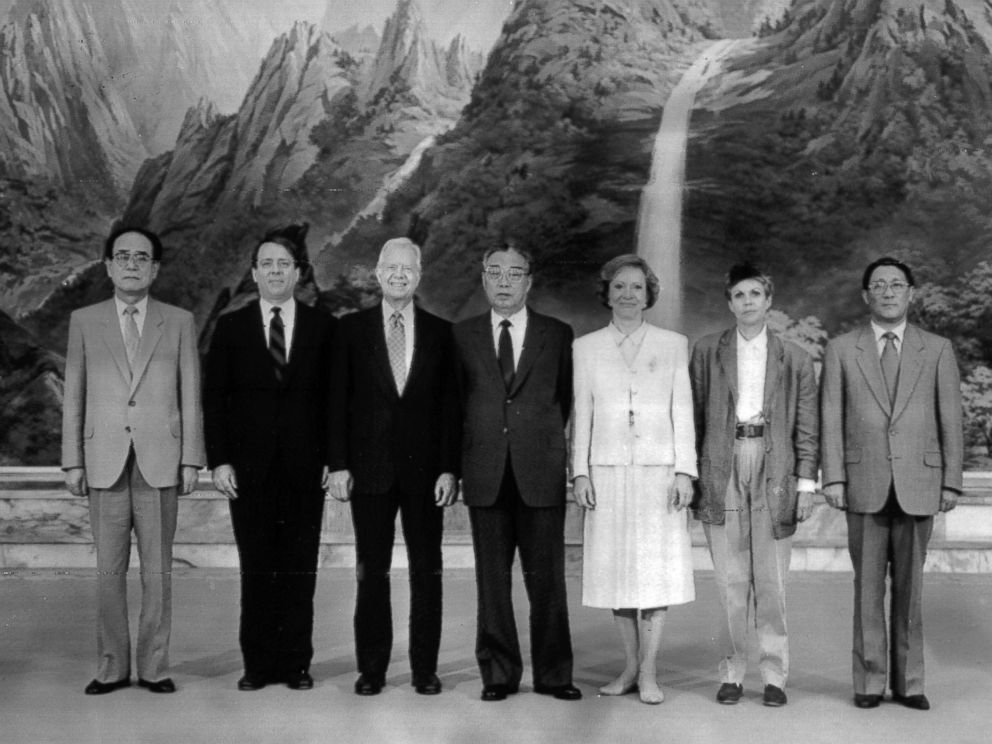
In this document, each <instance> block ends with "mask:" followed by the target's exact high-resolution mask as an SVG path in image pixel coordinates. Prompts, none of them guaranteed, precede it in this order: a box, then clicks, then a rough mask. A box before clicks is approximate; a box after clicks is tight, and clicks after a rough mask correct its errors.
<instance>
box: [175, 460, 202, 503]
mask: <svg viewBox="0 0 992 744" xmlns="http://www.w3.org/2000/svg"><path fill="white" fill-rule="evenodd" d="M199 479H200V469H199V468H194V467H193V466H192V465H183V466H182V468H180V469H179V495H180V496H189V495H190V494H191V493H193V491H195V490H196V482H197V481H198V480H199Z"/></svg>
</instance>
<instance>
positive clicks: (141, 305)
mask: <svg viewBox="0 0 992 744" xmlns="http://www.w3.org/2000/svg"><path fill="white" fill-rule="evenodd" d="M114 304H116V305H117V322H118V323H119V324H120V327H121V338H126V336H125V334H124V323H125V322H126V318H127V316H126V315H124V310H126V309H127V308H128V307H130V305H128V303H126V302H124V300H122V299H121V298H120V297H118V296H117V295H114ZM134 307H136V308H137V309H138V312H136V313H135V314H134V323H135V325H137V326H138V338H141V333H142V331H144V330H145V316H146V315H148V295H145V296H144V297H142V298H141V299H140V300H138V301H137V302H135V303H134Z"/></svg>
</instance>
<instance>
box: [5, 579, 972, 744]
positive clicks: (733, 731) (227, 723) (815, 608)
mask: <svg viewBox="0 0 992 744" xmlns="http://www.w3.org/2000/svg"><path fill="white" fill-rule="evenodd" d="M851 580H852V577H851V575H850V574H845V573H840V574H838V573H797V574H793V577H792V580H791V583H790V588H789V591H790V595H789V607H790V633H791V638H792V676H791V678H790V680H789V686H788V690H787V691H788V694H789V704H788V705H787V706H785V707H784V708H777V709H772V708H766V707H764V706H762V705H761V700H760V692H761V689H760V687H761V685H760V680H759V678H758V675H757V671H756V669H755V670H752V671H751V672H749V674H748V679H747V681H746V684H745V698H744V700H743V701H742V702H741V703H740V704H739V705H736V706H720V705H718V704H717V703H716V702H715V701H714V695H715V693H716V689H717V687H718V684H717V678H716V663H717V659H716V655H715V650H714V644H713V639H712V637H713V629H714V622H715V611H716V595H715V591H714V587H713V581H712V576H711V575H710V574H708V573H704V572H701V573H698V574H697V577H696V589H697V599H696V601H695V602H693V603H691V604H688V605H684V606H680V607H673V608H672V609H671V610H670V611H669V613H668V624H667V627H666V629H665V641H664V644H663V649H662V654H661V669H662V671H661V674H660V678H661V682H662V685H663V688H664V691H665V694H666V700H665V702H664V704H662V705H660V706H647V705H643V704H641V703H639V702H638V701H637V699H636V696H627V697H624V698H602V697H597V696H596V693H595V690H596V688H597V686H599V685H600V684H602V683H604V682H605V681H607V680H609V679H611V678H612V676H614V675H615V674H617V673H618V672H619V670H620V667H621V662H620V656H621V652H620V648H619V644H618V641H617V639H616V638H615V636H614V631H613V628H612V625H611V619H610V614H609V613H608V612H604V611H602V610H591V609H588V608H583V607H581V606H580V605H579V601H578V600H579V586H578V577H577V576H570V578H569V589H570V591H571V608H572V613H571V619H572V629H573V641H574V646H575V657H576V669H575V680H576V683H577V684H578V686H579V687H580V688H581V689H582V691H583V692H584V694H585V698H584V699H583V700H581V701H579V702H560V701H557V700H554V699H550V698H547V697H543V696H539V695H535V694H533V693H531V692H529V689H530V679H529V677H528V676H527V673H525V678H524V687H523V689H522V690H521V694H519V695H516V696H512V697H511V698H510V699H509V700H507V701H505V702H502V703H483V702H481V701H480V700H479V692H480V683H479V677H478V673H477V670H476V666H475V660H474V656H473V644H474V623H475V611H474V604H475V586H474V581H473V578H472V574H471V572H470V571H466V570H463V569H462V570H456V571H450V572H448V573H447V574H446V577H445V592H446V598H445V602H446V604H445V618H446V621H445V632H444V638H443V640H442V650H441V659H440V674H441V678H442V681H443V683H444V692H443V693H442V694H441V695H439V696H437V697H422V696H419V695H416V694H415V693H414V692H413V690H412V688H411V687H410V684H409V682H410V675H409V669H408V668H407V666H406V660H407V656H406V631H405V621H404V620H403V618H404V617H405V614H406V609H407V601H408V596H407V591H406V577H405V574H403V573H402V572H397V574H396V576H395V578H394V589H393V592H394V616H395V617H397V618H400V620H399V622H396V623H395V624H396V647H395V652H394V660H393V665H392V668H391V671H390V675H389V678H388V686H387V688H386V689H385V690H384V691H383V693H382V694H381V695H379V696H377V697H371V698H360V697H357V696H356V695H354V694H353V693H352V691H351V688H352V684H353V682H354V680H355V677H356V675H355V672H354V656H353V650H352V629H351V610H352V603H353V601H354V587H353V575H352V571H351V570H348V569H333V570H328V571H326V572H324V573H322V575H321V577H320V580H319V584H318V596H317V623H316V632H315V645H316V648H317V651H316V657H315V659H314V664H313V667H312V672H313V675H314V677H315V678H316V680H317V684H316V687H315V688H314V689H313V690H310V691H300V692H294V691H290V690H288V689H286V688H285V687H282V686H279V687H268V688H266V689H264V690H260V691H257V692H238V691H237V690H236V689H235V684H236V682H237V679H238V677H239V676H240V674H241V662H240V656H239V653H238V648H237V615H238V612H237V606H238V581H237V575H236V573H234V572H233V571H227V570H195V571H194V570H190V571H184V572H180V573H177V574H176V577H175V582H174V583H175V610H174V631H173V642H172V664H173V677H174V679H175V681H176V683H177V685H178V686H179V690H178V692H177V693H176V694H174V695H153V694H151V693H149V692H147V691H145V690H142V689H139V688H137V687H132V688H129V689H125V690H121V691H118V692H114V693H112V694H110V695H106V696H102V697H90V696H86V695H84V694H83V687H84V686H85V685H86V683H87V682H88V681H89V680H90V679H91V678H92V676H93V669H94V659H93V656H94V653H95V651H94V645H95V643H94V638H93V617H94V611H93V576H92V573H88V572H85V571H74V572H71V573H65V572H61V573H60V572H40V571H24V572H6V573H4V574H3V575H2V576H0V742H3V743H4V744H22V743H23V744H32V743H34V742H72V743H73V744H87V743H89V742H94V743H96V742H100V743H103V742H114V743H116V742H122V743H127V744H131V743H145V742H149V743H158V742H162V743H163V744H164V743H165V742H170V743H180V744H187V743H195V742H208V743H210V744H227V743H228V742H231V743H237V744H252V743H255V742H259V743H266V744H267V743H269V742H273V743H278V744H283V743H286V744H293V743H297V742H299V743H304V742H329V743H332V744H348V743H350V742H356V743H357V742H363V743H364V742H369V743H376V744H378V743H390V744H391V743H392V742H400V743H405V742H411V743H414V742H417V743H419V742H430V743H432V744H437V743H439V742H457V743H459V744H461V743H463V742H464V743H465V744H484V743H486V742H525V743H530V742H535V743H537V742H541V743H542V744H556V743H557V742H561V743H562V744H564V743H566V742H568V743H574V742H659V743H664V742H673V743H678V744H684V743H685V744H691V743H693V742H720V743H721V744H724V743H727V744H737V743H741V744H750V743H751V742H761V743H762V744H767V743H771V742H802V743H803V744H815V743H816V742H830V743H831V744H861V742H866V743H867V742H871V743H872V744H887V743H888V742H892V743H896V742H898V743H899V744H905V743H907V742H913V743H915V742H920V743H924V742H925V743H927V744H929V743H930V742H939V743H940V744H986V743H987V742H989V741H992V576H988V575H949V574H931V575H928V577H927V581H926V588H925V620H926V638H927V648H926V663H927V681H928V685H927V693H928V695H929V697H930V699H931V702H932V703H933V709H932V710H931V711H929V712H926V713H923V712H918V711H913V710H908V709H905V708H903V707H901V706H899V705H896V704H894V703H891V702H887V703H885V704H883V705H882V707H880V708H878V709H876V710H869V711H862V710H858V709H856V708H854V706H853V705H852V702H851V684H850V632H851V631H850V625H851ZM517 583H518V584H519V583H520V582H519V580H518V582H517ZM137 588H138V586H137V581H136V579H135V580H134V581H133V583H132V585H131V589H132V605H133V604H134V601H133V600H134V599H135V598H136V594H137ZM517 615H518V622H519V625H520V627H521V631H522V641H523V644H524V648H525V649H526V648H527V634H526V601H525V598H524V597H523V594H522V591H521V592H520V594H519V596H518V598H517ZM752 658H754V655H753V653H752Z"/></svg>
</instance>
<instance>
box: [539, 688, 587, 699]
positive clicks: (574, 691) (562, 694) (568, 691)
mask: <svg viewBox="0 0 992 744" xmlns="http://www.w3.org/2000/svg"><path fill="white" fill-rule="evenodd" d="M534 692H536V693H537V694H538V695H551V696H552V697H553V698H555V699H556V700H581V699H582V690H580V689H579V688H578V687H576V686H575V685H558V686H554V685H534Z"/></svg>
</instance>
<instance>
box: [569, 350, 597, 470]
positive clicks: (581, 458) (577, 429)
mask: <svg viewBox="0 0 992 744" xmlns="http://www.w3.org/2000/svg"><path fill="white" fill-rule="evenodd" d="M572 349H573V355H572V358H573V361H574V365H575V372H574V388H575V404H574V406H573V407H572V437H571V440H572V457H571V461H572V478H578V477H579V476H580V475H584V476H587V477H588V475H589V448H590V446H591V442H592V411H593V405H594V403H595V401H594V400H593V386H592V375H593V369H592V364H591V362H592V360H591V358H590V356H591V355H590V354H589V353H588V351H589V348H588V343H587V344H585V345H580V348H578V349H576V348H575V344H573V346H572Z"/></svg>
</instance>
